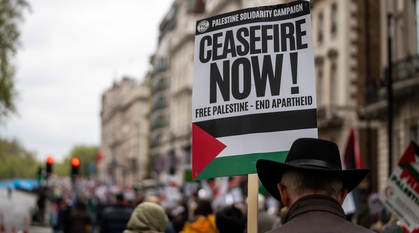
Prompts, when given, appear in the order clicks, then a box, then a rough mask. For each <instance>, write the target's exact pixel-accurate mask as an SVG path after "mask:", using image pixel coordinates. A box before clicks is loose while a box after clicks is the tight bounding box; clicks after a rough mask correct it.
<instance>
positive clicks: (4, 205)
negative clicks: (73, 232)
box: [0, 188, 52, 233]
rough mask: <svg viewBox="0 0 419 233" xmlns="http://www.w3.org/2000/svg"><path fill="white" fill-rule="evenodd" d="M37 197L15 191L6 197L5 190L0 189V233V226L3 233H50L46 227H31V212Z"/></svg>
mask: <svg viewBox="0 0 419 233" xmlns="http://www.w3.org/2000/svg"><path fill="white" fill-rule="evenodd" d="M36 199H37V196H36V195H33V194H31V193H25V192H21V191H17V190H13V191H12V195H11V196H10V198H9V196H8V193H7V189H6V188H0V232H1V233H3V232H2V231H1V224H3V226H4V227H5V229H6V231H5V233H19V232H23V231H24V230H26V232H27V233H51V232H52V230H51V229H50V228H49V227H48V226H32V225H31V210H33V208H35V207H36Z"/></svg>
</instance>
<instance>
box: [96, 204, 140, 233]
mask: <svg viewBox="0 0 419 233" xmlns="http://www.w3.org/2000/svg"><path fill="white" fill-rule="evenodd" d="M131 213H132V208H130V207H127V206H124V205H115V206H110V207H107V208H105V209H104V210H103V213H102V217H101V220H100V233H121V232H123V231H124V230H125V229H126V228H127V223H128V221H129V218H130V217H131Z"/></svg>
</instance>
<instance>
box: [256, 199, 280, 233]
mask: <svg viewBox="0 0 419 233" xmlns="http://www.w3.org/2000/svg"><path fill="white" fill-rule="evenodd" d="M265 206H266V203H265V196H263V195H262V194H259V195H258V232H259V233H263V232H267V231H270V230H272V229H274V228H276V227H277V226H278V224H279V220H277V218H278V217H277V216H275V215H272V214H269V213H268V212H267V211H266V207H265Z"/></svg>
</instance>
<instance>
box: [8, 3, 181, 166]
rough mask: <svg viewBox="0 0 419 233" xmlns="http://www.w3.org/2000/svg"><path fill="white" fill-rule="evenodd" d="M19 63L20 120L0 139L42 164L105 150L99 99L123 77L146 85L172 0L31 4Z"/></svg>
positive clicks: (10, 122)
mask: <svg viewBox="0 0 419 233" xmlns="http://www.w3.org/2000/svg"><path fill="white" fill-rule="evenodd" d="M29 3H30V4H31V7H32V12H31V13H28V14H26V17H25V18H26V20H25V22H24V23H23V24H22V25H21V32H22V35H21V43H22V48H21V49H20V50H19V52H18V55H17V60H16V62H15V64H16V66H17V69H18V72H17V74H16V88H17V91H18V93H19V97H18V99H17V101H16V104H17V110H18V113H19V114H18V115H17V116H12V117H11V118H10V119H9V120H8V121H7V122H6V124H3V125H0V137H2V138H9V139H12V138H15V139H18V140H19V141H20V142H21V143H22V145H23V146H24V147H25V148H26V149H27V150H30V151H33V152H35V154H36V155H37V157H38V158H39V159H40V160H43V159H45V158H46V156H47V155H53V156H54V157H55V158H56V159H57V160H62V158H63V157H64V156H66V155H68V154H69V152H70V150H71V149H72V148H73V146H75V145H88V146H90V145H99V144H100V109H101V95H102V93H103V92H104V91H105V90H107V89H109V88H110V87H111V86H112V83H113V82H114V81H120V80H121V78H122V77H123V76H125V75H128V76H131V77H133V78H135V79H138V80H142V79H143V77H144V75H145V73H146V71H147V69H148V60H149V57H150V55H152V53H153V52H154V51H155V49H156V46H157V38H158V25H159V23H160V22H161V20H162V19H163V17H164V15H165V14H166V13H167V12H168V10H169V9H170V6H171V4H172V3H173V0H153V1H143V0H71V1H56V0H45V1H39V0H30V1H29Z"/></svg>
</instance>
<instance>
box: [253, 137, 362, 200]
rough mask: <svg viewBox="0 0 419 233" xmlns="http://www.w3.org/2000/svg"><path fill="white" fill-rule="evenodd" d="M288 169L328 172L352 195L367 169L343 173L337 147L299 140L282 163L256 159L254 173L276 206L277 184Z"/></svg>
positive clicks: (314, 141)
mask: <svg viewBox="0 0 419 233" xmlns="http://www.w3.org/2000/svg"><path fill="white" fill-rule="evenodd" d="M290 168H295V169H303V170H311V171H321V172H327V174H330V175H331V176H337V177H341V178H342V185H343V188H346V189H348V191H349V192H350V191H352V190H353V189H354V188H355V187H356V186H358V184H359V183H361V181H362V180H363V179H364V178H365V177H366V176H367V174H368V172H369V169H367V168H363V169H348V170H342V164H341V159H340V154H339V148H338V146H337V145H336V144H335V143H333V142H330V141H326V140H322V139H316V138H300V139H297V140H295V141H294V143H293V144H292V145H291V148H290V150H289V152H288V155H287V158H286V159H285V162H284V163H281V162H277V161H272V160H266V159H259V160H258V161H257V162H256V170H257V173H258V176H259V179H260V181H261V182H262V184H263V186H265V188H266V190H267V191H268V192H269V193H270V194H271V195H272V196H273V197H274V198H275V199H277V200H278V201H279V202H281V196H280V194H279V191H278V188H277V184H278V183H279V182H280V181H281V178H282V174H283V173H284V172H285V171H286V170H287V169H290Z"/></svg>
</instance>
